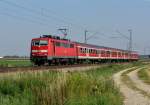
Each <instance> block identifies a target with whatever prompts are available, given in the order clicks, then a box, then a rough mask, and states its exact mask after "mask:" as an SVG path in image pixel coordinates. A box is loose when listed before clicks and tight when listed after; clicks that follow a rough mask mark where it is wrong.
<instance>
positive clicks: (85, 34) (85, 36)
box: [84, 30, 88, 44]
mask: <svg viewBox="0 0 150 105" xmlns="http://www.w3.org/2000/svg"><path fill="white" fill-rule="evenodd" d="M87 32H88V31H87V30H85V31H84V38H85V39H84V43H85V44H87Z"/></svg>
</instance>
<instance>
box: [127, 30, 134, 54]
mask: <svg viewBox="0 0 150 105" xmlns="http://www.w3.org/2000/svg"><path fill="white" fill-rule="evenodd" d="M128 31H129V33H130V38H129V51H130V52H132V43H133V42H132V29H129V30H128Z"/></svg>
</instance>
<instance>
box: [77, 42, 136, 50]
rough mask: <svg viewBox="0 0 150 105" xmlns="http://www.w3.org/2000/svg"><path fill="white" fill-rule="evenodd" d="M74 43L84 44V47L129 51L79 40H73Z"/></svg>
mask: <svg viewBox="0 0 150 105" xmlns="http://www.w3.org/2000/svg"><path fill="white" fill-rule="evenodd" d="M75 43H77V44H80V45H83V46H86V47H93V48H104V49H113V50H120V51H125V52H129V50H123V49H117V48H112V47H106V46H99V45H93V44H85V43H80V42H75ZM132 52H135V51H132Z"/></svg>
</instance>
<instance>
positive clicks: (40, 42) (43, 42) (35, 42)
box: [32, 40, 48, 46]
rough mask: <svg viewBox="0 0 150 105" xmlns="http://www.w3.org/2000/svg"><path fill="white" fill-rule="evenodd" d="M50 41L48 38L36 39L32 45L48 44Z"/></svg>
mask: <svg viewBox="0 0 150 105" xmlns="http://www.w3.org/2000/svg"><path fill="white" fill-rule="evenodd" d="M47 45H48V41H47V40H34V41H32V46H47Z"/></svg>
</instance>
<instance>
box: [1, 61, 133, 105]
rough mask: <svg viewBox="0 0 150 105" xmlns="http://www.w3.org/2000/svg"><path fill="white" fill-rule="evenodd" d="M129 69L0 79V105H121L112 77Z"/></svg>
mask: <svg viewBox="0 0 150 105" xmlns="http://www.w3.org/2000/svg"><path fill="white" fill-rule="evenodd" d="M131 66H132V64H126V65H121V64H120V65H119V64H118V65H116V64H114V65H108V66H105V67H100V68H98V69H96V70H91V71H87V72H73V73H70V72H68V73H61V72H46V71H44V72H40V73H35V72H34V73H16V74H8V75H5V76H0V105H20V104H21V105H122V104H123V103H122V100H123V99H122V95H121V94H120V93H119V89H118V88H116V87H115V86H114V82H113V80H112V75H113V74H114V73H116V72H118V71H120V70H122V69H124V68H128V67H131Z"/></svg>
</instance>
